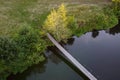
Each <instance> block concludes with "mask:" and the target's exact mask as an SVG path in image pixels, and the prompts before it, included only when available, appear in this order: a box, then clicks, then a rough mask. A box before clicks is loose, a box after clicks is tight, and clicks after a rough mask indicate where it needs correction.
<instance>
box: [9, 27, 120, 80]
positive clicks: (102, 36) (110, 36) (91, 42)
mask: <svg viewBox="0 0 120 80" xmlns="http://www.w3.org/2000/svg"><path fill="white" fill-rule="evenodd" d="M62 45H63V46H64V48H65V49H66V50H67V51H68V52H70V53H71V54H72V55H73V56H74V57H75V58H76V59H77V60H78V61H79V62H80V63H81V64H82V65H84V67H86V68H87V69H88V70H89V71H90V72H91V73H92V74H93V75H94V76H96V77H97V78H98V80H120V25H116V26H115V27H113V28H111V29H108V30H101V31H97V30H93V31H92V32H88V33H86V34H84V35H82V36H81V37H76V36H73V38H71V39H69V41H68V43H67V44H62ZM58 53H59V54H62V53H60V52H59V51H58V50H57V49H56V48H55V47H51V48H49V50H48V51H46V52H45V55H46V57H47V59H46V61H44V62H43V63H40V64H37V65H34V66H32V67H30V68H29V69H28V70H26V71H24V72H23V73H22V74H17V75H16V76H12V75H11V76H10V77H9V78H8V80H87V79H86V78H85V77H84V76H83V75H82V74H81V73H80V72H79V71H78V70H77V69H76V68H75V67H74V66H73V65H71V64H70V63H69V62H68V61H66V60H65V59H64V58H63V57H61V56H60V55H57V54H58Z"/></svg>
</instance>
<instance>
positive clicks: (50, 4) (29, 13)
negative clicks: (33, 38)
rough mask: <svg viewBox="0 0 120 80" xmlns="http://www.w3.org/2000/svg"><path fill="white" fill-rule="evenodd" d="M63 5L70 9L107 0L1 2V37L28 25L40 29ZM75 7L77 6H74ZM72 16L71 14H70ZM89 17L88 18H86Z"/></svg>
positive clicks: (14, 0) (18, 0)
mask: <svg viewBox="0 0 120 80" xmlns="http://www.w3.org/2000/svg"><path fill="white" fill-rule="evenodd" d="M61 3H65V4H66V5H68V9H70V8H71V7H73V8H75V7H77V6H79V5H81V4H87V5H89V4H90V5H91V4H97V5H100V6H101V4H105V3H108V1H107V0H99V1H95V0H29V1H28V0H10V1H9V0H0V35H5V36H9V35H11V34H14V33H15V32H16V31H17V29H19V27H20V26H21V25H22V24H24V23H28V24H30V25H32V26H33V27H35V26H37V27H40V26H41V25H42V23H43V21H44V20H45V18H46V16H47V13H48V12H49V11H50V10H51V9H52V8H56V7H58V6H59V5H60V4H61ZM74 5H75V6H74ZM70 14H71V13H70ZM86 17H87V16H86Z"/></svg>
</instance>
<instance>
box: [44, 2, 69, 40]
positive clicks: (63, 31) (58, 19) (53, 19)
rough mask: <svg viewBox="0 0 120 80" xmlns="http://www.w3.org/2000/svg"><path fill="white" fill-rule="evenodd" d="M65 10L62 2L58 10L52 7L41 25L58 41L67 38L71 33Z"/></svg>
mask: <svg viewBox="0 0 120 80" xmlns="http://www.w3.org/2000/svg"><path fill="white" fill-rule="evenodd" d="M66 12H67V10H66V8H65V6H64V4H62V5H61V6H59V8H58V10H54V9H53V10H52V11H51V13H50V14H49V15H48V17H47V19H46V21H45V23H44V25H43V26H44V29H45V30H46V31H47V32H49V33H51V34H52V35H53V36H54V37H55V38H56V39H57V40H58V41H60V40H63V39H67V38H68V37H69V36H70V35H71V33H70V30H69V29H68V27H67V25H68V21H67V18H68V17H67V15H66Z"/></svg>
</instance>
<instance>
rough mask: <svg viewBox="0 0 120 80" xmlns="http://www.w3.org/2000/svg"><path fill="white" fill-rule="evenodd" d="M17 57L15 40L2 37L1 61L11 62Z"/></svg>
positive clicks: (0, 47)
mask: <svg viewBox="0 0 120 80" xmlns="http://www.w3.org/2000/svg"><path fill="white" fill-rule="evenodd" d="M16 55H17V47H16V44H15V42H14V41H13V40H11V39H9V38H7V37H0V59H3V60H6V61H9V60H12V59H14V57H15V56H16Z"/></svg>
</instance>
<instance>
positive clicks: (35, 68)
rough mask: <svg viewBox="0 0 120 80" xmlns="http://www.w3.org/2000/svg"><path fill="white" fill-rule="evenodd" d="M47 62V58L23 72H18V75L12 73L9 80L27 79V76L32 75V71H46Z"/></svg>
mask: <svg viewBox="0 0 120 80" xmlns="http://www.w3.org/2000/svg"><path fill="white" fill-rule="evenodd" d="M46 63H47V59H46V60H45V61H43V62H41V63H40V64H35V65H32V66H31V67H29V68H28V69H27V70H25V71H24V72H22V73H17V74H16V75H14V74H11V75H10V76H9V77H8V78H7V80H26V76H28V75H30V74H31V73H34V74H36V73H44V72H45V71H46V66H45V65H44V64H46Z"/></svg>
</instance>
